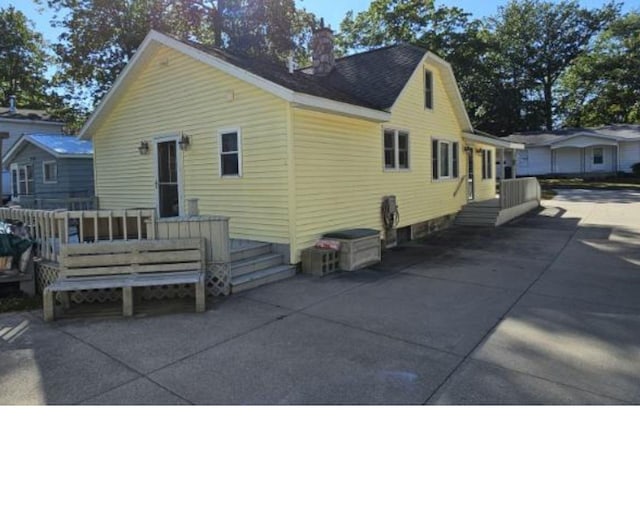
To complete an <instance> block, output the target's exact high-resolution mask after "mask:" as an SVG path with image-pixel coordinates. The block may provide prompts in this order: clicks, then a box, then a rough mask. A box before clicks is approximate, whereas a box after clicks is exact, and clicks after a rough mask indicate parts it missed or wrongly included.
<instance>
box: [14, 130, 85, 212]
mask: <svg viewBox="0 0 640 512" xmlns="http://www.w3.org/2000/svg"><path fill="white" fill-rule="evenodd" d="M4 165H5V166H6V167H8V168H9V170H10V173H11V200H12V201H13V202H15V203H18V204H20V205H21V206H23V207H25V208H65V207H68V206H69V205H73V204H76V203H77V204H79V203H82V202H86V203H93V197H94V195H95V194H94V181H93V144H92V143H91V142H90V141H85V140H80V139H78V138H77V137H75V136H71V135H53V134H44V133H32V134H26V135H22V136H21V137H20V138H19V139H18V140H17V141H16V142H15V143H14V144H13V146H12V147H11V148H10V149H9V150H8V151H7V154H6V155H5V157H4ZM91 206H92V205H89V204H87V205H86V206H85V207H91ZM74 208H79V207H78V206H74Z"/></svg>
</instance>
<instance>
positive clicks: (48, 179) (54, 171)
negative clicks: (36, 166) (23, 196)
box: [42, 160, 58, 183]
mask: <svg viewBox="0 0 640 512" xmlns="http://www.w3.org/2000/svg"><path fill="white" fill-rule="evenodd" d="M42 182H43V183H57V182H58V164H57V163H56V161H55V160H50V161H48V162H42Z"/></svg>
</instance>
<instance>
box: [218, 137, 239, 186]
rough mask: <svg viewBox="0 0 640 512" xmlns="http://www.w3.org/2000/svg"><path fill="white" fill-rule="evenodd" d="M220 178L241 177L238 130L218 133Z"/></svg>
mask: <svg viewBox="0 0 640 512" xmlns="http://www.w3.org/2000/svg"><path fill="white" fill-rule="evenodd" d="M218 148H219V152H220V155H219V156H220V160H219V161H220V176H222V177H224V176H242V137H241V133H240V129H239V128H234V129H229V130H220V131H219V132H218Z"/></svg>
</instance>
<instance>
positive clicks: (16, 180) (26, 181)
mask: <svg viewBox="0 0 640 512" xmlns="http://www.w3.org/2000/svg"><path fill="white" fill-rule="evenodd" d="M11 191H12V192H13V196H14V197H17V196H26V195H29V194H33V193H34V191H35V188H34V186H33V166H32V165H29V164H13V165H12V166H11Z"/></svg>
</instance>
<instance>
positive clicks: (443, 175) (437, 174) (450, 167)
mask: <svg viewBox="0 0 640 512" xmlns="http://www.w3.org/2000/svg"><path fill="white" fill-rule="evenodd" d="M459 152H460V145H459V143H458V142H452V141H448V140H438V139H432V140H431V163H432V168H431V173H432V177H433V179H434V180H441V179H450V178H457V177H458V175H459V174H460V154H459Z"/></svg>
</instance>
